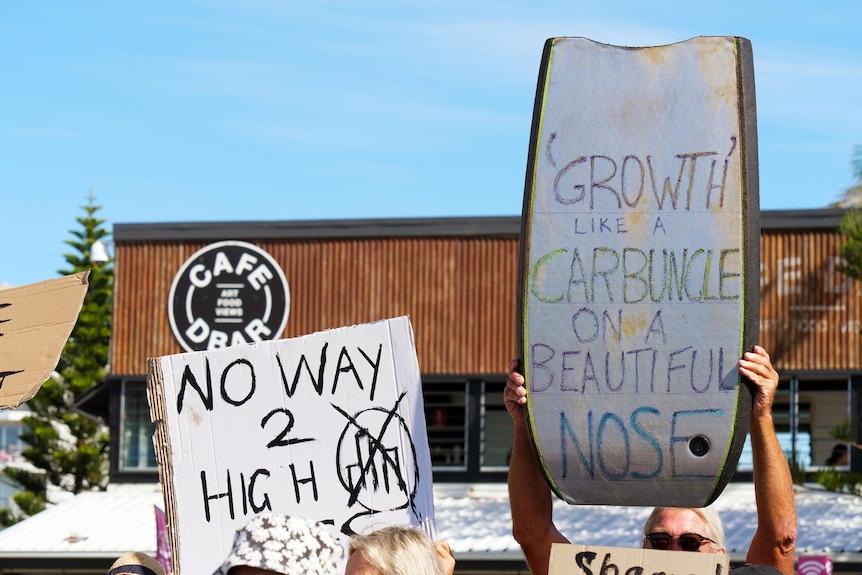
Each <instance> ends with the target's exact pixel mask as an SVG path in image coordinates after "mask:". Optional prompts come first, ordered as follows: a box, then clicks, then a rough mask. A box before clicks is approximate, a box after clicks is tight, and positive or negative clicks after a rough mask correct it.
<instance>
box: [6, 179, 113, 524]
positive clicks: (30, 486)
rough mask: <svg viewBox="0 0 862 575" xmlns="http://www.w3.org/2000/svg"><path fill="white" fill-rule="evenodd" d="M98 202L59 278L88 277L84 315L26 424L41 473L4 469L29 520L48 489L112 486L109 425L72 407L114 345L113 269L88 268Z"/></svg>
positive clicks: (31, 455)
mask: <svg viewBox="0 0 862 575" xmlns="http://www.w3.org/2000/svg"><path fill="white" fill-rule="evenodd" d="M94 201H95V198H94V196H93V195H92V193H91V194H90V195H89V197H88V201H87V204H86V205H85V206H82V209H83V211H84V215H83V216H80V217H78V218H76V222H77V223H78V224H79V226H80V227H79V228H78V229H74V230H70V233H71V235H72V239H70V240H67V241H66V244H68V245H69V246H70V247H71V248H73V251H71V252H69V253H67V254H64V257H65V260H66V263H67V264H68V267H67V269H63V270H60V271H59V273H60V274H62V275H68V274H74V273H78V272H81V271H84V270H90V275H89V278H88V282H89V287H88V289H87V294H86V296H85V297H84V303H83V306H82V307H81V313H80V314H79V316H78V321H77V323H76V324H75V327H74V328H73V330H72V333H71V335H70V337H69V340H68V342H66V345H65V347H64V348H63V353H62V354H61V356H60V361H59V363H58V364H57V369H56V373H55V374H54V375H53V376H52V377H51V379H49V380H48V381H46V382H45V383H44V384H43V385H42V387H41V388H40V390H39V392H38V393H37V394H36V395H35V396H34V397H33V398H32V399H30V400H29V401H28V402H27V406H28V407H29V408H30V411H31V414H30V415H29V416H27V417H25V418H23V423H24V425H25V429H24V431H23V432H22V433H21V439H22V440H23V441H24V442H25V443H27V445H28V447H27V448H26V449H25V450H24V452H23V455H24V457H25V458H26V459H27V460H28V461H30V463H32V464H33V465H34V466H35V467H37V468H39V470H40V471H41V473H38V474H36V473H29V472H27V471H26V470H23V469H17V468H9V467H7V468H6V474H7V475H8V476H9V477H10V478H11V479H13V480H15V481H17V482H18V483H19V484H20V485H22V486H23V487H24V490H23V491H21V492H19V493H17V494H16V495H15V497H14V500H15V502H16V504H17V505H18V507H19V508H20V509H21V511H22V512H23V513H24V514H25V515H31V514H33V513H35V512H38V511H39V510H41V509H44V507H45V503H46V502H47V488H48V485H49V484H53V485H58V486H60V487H62V488H64V489H67V490H69V491H72V492H73V493H80V492H81V491H84V490H87V489H104V488H105V486H106V484H107V472H108V457H107V456H108V446H109V437H108V433H107V430H106V428H105V424H104V422H103V421H101V420H98V419H95V418H92V417H89V416H86V415H83V414H81V413H79V412H76V411H74V409H73V405H74V403H75V401H76V400H77V399H78V398H79V397H80V396H81V395H82V394H83V393H85V392H86V391H89V390H90V389H91V388H92V387H93V386H95V385H96V384H97V383H99V382H100V381H101V380H102V379H104V377H105V376H106V375H107V364H108V353H109V345H110V338H111V311H112V310H111V305H112V304H111V300H112V295H113V286H114V270H113V265H112V262H110V261H109V262H108V263H107V264H104V265H96V264H94V263H93V262H91V261H90V250H91V246H92V245H93V243H94V242H95V241H96V240H101V239H102V238H104V237H105V236H107V235H109V232H108V231H106V230H105V229H104V228H103V225H104V224H105V220H102V219H99V218H97V217H96V213H97V212H98V211H99V210H100V209H101V207H100V206H97V205H96V204H95V203H94ZM6 515H7V516H8V512H7V514H6ZM5 519H7V520H8V519H9V517H6V518H5ZM11 519H12V520H14V519H15V518H14V517H12V518H11ZM3 520H4V517H0V521H3ZM4 523H5V521H4Z"/></svg>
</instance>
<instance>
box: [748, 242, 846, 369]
mask: <svg viewBox="0 0 862 575" xmlns="http://www.w3.org/2000/svg"><path fill="white" fill-rule="evenodd" d="M844 241H845V238H844V237H843V236H841V235H840V234H839V233H838V232H837V231H829V230H825V231H824V230H798V231H783V230H765V231H764V232H763V234H762V235H761V268H762V272H761V273H762V282H761V301H760V306H761V314H760V315H761V318H760V319H761V321H760V334H761V337H760V339H761V342H762V343H763V345H764V346H765V347H766V348H767V349H768V350H769V352H770V354H771V356H772V358H773V361H774V363H775V365H776V367H777V368H778V369H779V370H812V371H813V370H858V369H860V367H862V365H860V347H862V338H860V334H859V331H860V328H862V322H860V319H862V315H860V302H859V300H860V282H858V281H855V280H852V279H850V278H848V277H846V276H844V275H843V274H841V273H839V272H837V271H836V270H835V268H834V261H833V260H834V258H837V257H838V254H839V253H840V249H841V245H842V244H843V242H844ZM792 258H799V263H798V265H790V264H791V261H792Z"/></svg>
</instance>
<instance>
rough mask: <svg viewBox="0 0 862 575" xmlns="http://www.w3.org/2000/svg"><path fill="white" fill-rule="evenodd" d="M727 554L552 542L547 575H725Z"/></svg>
mask: <svg viewBox="0 0 862 575" xmlns="http://www.w3.org/2000/svg"><path fill="white" fill-rule="evenodd" d="M729 570H730V559H729V557H728V555H727V553H686V552H684V551H657V550H655V549H629V548H624V547H602V546H597V545H574V544H562V543H554V544H552V545H551V563H550V567H549V569H548V575H653V574H659V573H661V574H664V575H728V572H729Z"/></svg>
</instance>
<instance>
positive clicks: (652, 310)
mask: <svg viewBox="0 0 862 575" xmlns="http://www.w3.org/2000/svg"><path fill="white" fill-rule="evenodd" d="M757 185H758V184H757V144H756V130H755V121H754V78H753V65H752V54H751V46H750V43H749V42H748V41H747V40H745V39H744V38H735V37H700V38H694V39H691V40H687V41H685V42H680V43H678V44H671V45H667V46H656V47H646V48H631V47H620V46H609V45H606V44H600V43H597V42H593V41H591V40H587V39H585V38H552V39H550V40H548V42H547V43H546V46H545V53H544V55H543V59H542V68H541V71H540V75H539V89H538V90H537V97H536V107H535V116H534V121H533V132H532V134H531V148H530V156H529V166H528V173H527V185H526V189H525V197H524V217H523V226H524V229H523V231H522V234H521V238H522V246H521V265H520V267H521V270H520V281H521V286H520V289H519V293H520V302H519V304H520V305H519V313H520V314H521V317H519V320H520V321H519V331H520V337H521V349H522V353H523V357H524V362H523V365H524V370H525V372H524V375H525V378H526V381H527V391H528V413H529V416H530V426H531V431H532V437H533V440H534V442H535V444H536V446H537V452H538V454H539V457H540V460H541V463H542V465H543V468H544V471H545V474H546V477H547V478H548V480H549V483H550V484H551V486H552V488H553V489H554V491H555V492H556V493H557V494H558V495H559V496H560V497H562V498H563V499H565V500H567V501H568V502H570V503H585V504H613V505H669V506H680V507H700V506H704V505H706V504H708V503H709V502H711V501H712V500H714V499H715V497H717V496H718V494H719V493H721V490H722V489H723V487H724V485H725V484H726V483H727V481H728V480H729V479H730V476H731V475H732V474H733V471H734V469H735V465H736V461H737V459H738V457H739V453H740V452H741V450H742V445H743V442H744V439H745V434H746V431H747V423H748V421H747V420H748V415H749V413H750V405H751V393H750V391H749V390H747V389H746V387H745V386H740V385H739V383H740V376H739V374H738V372H737V360H738V359H739V357H740V356H741V355H742V353H743V351H744V350H746V349H749V348H750V347H751V346H752V345H753V344H754V343H756V342H757V321H758V298H759V282H758V270H759V245H760V244H759V238H760V220H759V203H758V188H757Z"/></svg>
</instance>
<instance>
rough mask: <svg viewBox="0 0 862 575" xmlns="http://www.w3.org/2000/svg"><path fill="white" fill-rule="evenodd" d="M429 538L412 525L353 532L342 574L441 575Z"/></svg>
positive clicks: (435, 551)
mask: <svg viewBox="0 0 862 575" xmlns="http://www.w3.org/2000/svg"><path fill="white" fill-rule="evenodd" d="M443 573H444V568H443V566H442V565H441V563H440V559H439V558H438V557H437V550H436V549H435V548H434V542H433V541H432V540H431V538H430V537H429V536H428V535H427V534H425V532H423V531H420V530H419V529H417V528H415V527H408V526H390V527H384V528H382V529H378V530H377V531H373V532H371V533H369V534H368V535H354V536H353V537H351V538H350V543H349V544H348V559H347V568H346V569H345V571H344V575H442V574H443Z"/></svg>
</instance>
